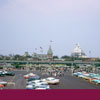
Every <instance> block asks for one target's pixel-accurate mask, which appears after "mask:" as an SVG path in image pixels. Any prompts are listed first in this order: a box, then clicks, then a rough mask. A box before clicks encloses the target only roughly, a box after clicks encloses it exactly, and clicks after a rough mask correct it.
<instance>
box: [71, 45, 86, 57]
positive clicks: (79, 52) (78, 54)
mask: <svg viewBox="0 0 100 100" xmlns="http://www.w3.org/2000/svg"><path fill="white" fill-rule="evenodd" d="M71 56H74V57H82V58H86V57H87V56H86V55H85V53H84V52H83V50H82V48H81V47H80V45H79V43H78V44H76V47H75V48H74V50H73V52H72V54H71Z"/></svg>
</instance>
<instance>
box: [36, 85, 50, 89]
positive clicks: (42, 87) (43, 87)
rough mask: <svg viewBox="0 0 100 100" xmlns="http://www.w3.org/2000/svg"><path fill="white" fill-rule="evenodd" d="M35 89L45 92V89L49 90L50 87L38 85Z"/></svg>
mask: <svg viewBox="0 0 100 100" xmlns="http://www.w3.org/2000/svg"><path fill="white" fill-rule="evenodd" d="M35 89H36V90H37V89H39V90H41V89H42V90H44V89H45V90H46V89H50V86H49V85H39V86H36V87H35Z"/></svg>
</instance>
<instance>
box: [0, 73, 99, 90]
mask: <svg viewBox="0 0 100 100" xmlns="http://www.w3.org/2000/svg"><path fill="white" fill-rule="evenodd" d="M30 72H33V73H35V74H37V75H39V76H41V78H47V77H49V76H48V75H46V74H43V73H42V72H39V71H30ZM27 73H29V72H26V71H15V76H5V77H0V79H2V80H4V81H7V82H8V86H7V87H5V89H25V87H26V80H25V79H24V77H23V76H24V75H25V74H27ZM56 78H59V79H60V84H58V85H50V87H51V89H100V85H95V84H92V83H90V82H88V81H86V80H83V79H80V78H77V77H75V76H72V75H71V73H70V72H65V74H64V76H62V77H56Z"/></svg>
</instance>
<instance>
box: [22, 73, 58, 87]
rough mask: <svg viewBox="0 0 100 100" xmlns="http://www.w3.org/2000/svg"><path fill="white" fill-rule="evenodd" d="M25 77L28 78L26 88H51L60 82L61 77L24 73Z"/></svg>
mask: <svg viewBox="0 0 100 100" xmlns="http://www.w3.org/2000/svg"><path fill="white" fill-rule="evenodd" d="M24 78H25V79H26V80H27V83H26V89H50V85H54V84H59V79H56V78H54V77H48V78H45V79H43V78H41V77H40V76H38V75H36V74H33V73H29V74H27V75H24Z"/></svg>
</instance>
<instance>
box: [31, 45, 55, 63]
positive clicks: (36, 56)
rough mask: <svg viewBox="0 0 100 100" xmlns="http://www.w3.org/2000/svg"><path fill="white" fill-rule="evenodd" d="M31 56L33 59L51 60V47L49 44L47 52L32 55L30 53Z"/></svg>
mask: <svg viewBox="0 0 100 100" xmlns="http://www.w3.org/2000/svg"><path fill="white" fill-rule="evenodd" d="M32 57H33V60H35V61H42V60H43V61H44V60H45V61H51V60H53V51H52V49H51V46H49V50H48V52H47V54H37V53H34V54H33V55H32Z"/></svg>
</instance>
